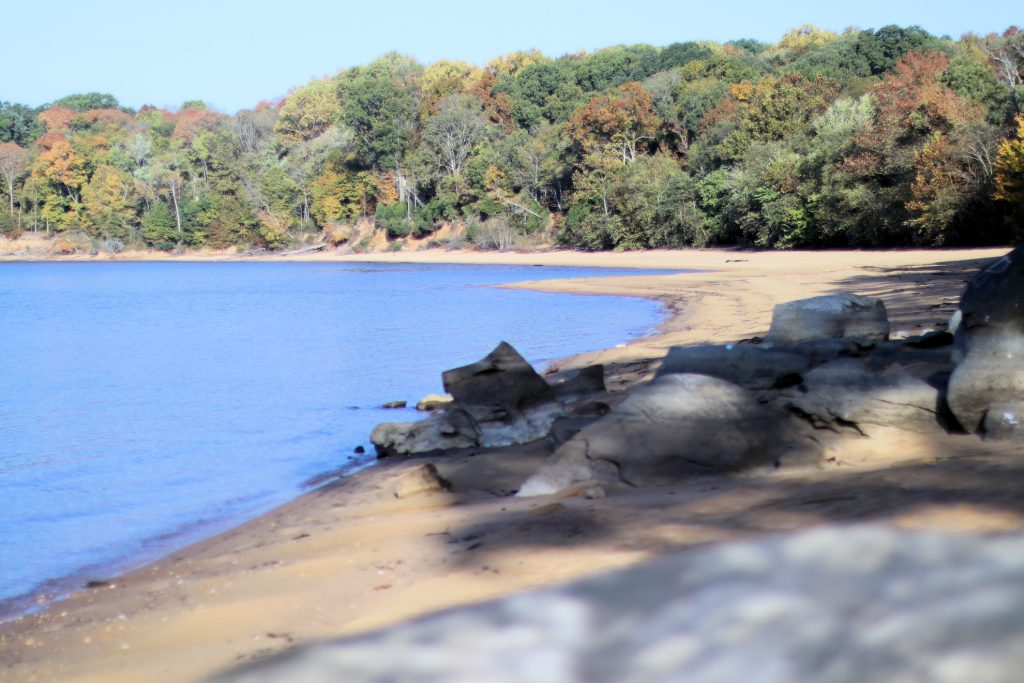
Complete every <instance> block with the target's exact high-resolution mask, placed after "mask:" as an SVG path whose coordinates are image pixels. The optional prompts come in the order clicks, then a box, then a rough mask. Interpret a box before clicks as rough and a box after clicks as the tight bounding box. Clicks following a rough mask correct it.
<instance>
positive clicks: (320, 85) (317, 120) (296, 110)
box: [274, 78, 341, 144]
mask: <svg viewBox="0 0 1024 683" xmlns="http://www.w3.org/2000/svg"><path fill="white" fill-rule="evenodd" d="M340 109H341V107H340V103H339V102H338V93H337V83H336V82H335V81H334V80H333V79H330V78H324V79H320V80H316V81H312V82H311V83H308V84H306V85H304V86H302V87H301V88H296V89H294V90H292V92H291V93H289V95H288V98H287V99H286V100H285V101H284V105H283V106H282V107H281V112H280V115H279V118H278V120H277V123H276V124H275V125H274V132H275V133H277V134H278V135H279V136H280V137H281V139H282V140H284V141H285V142H286V143H288V144H294V143H297V142H305V141H307V140H312V139H313V138H316V137H319V136H321V135H323V134H324V133H325V132H326V131H327V129H328V128H330V127H331V126H332V125H334V122H335V119H337V117H338V113H339V111H340Z"/></svg>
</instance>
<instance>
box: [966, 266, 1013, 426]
mask: <svg viewBox="0 0 1024 683" xmlns="http://www.w3.org/2000/svg"><path fill="white" fill-rule="evenodd" d="M960 311H961V314H962V317H961V322H960V326H959V328H958V329H957V333H956V343H957V351H958V355H959V357H960V360H959V362H958V363H957V367H956V370H954V371H953V376H952V377H951V378H950V380H949V406H950V408H951V409H952V410H953V413H954V414H955V415H956V416H957V419H959V420H960V424H962V425H963V427H964V429H966V430H967V431H969V432H974V433H977V432H980V431H982V428H983V425H982V421H983V420H984V419H985V415H986V413H987V412H988V410H989V407H990V406H991V405H993V404H995V403H1005V402H1014V401H1020V400H1024V246H1021V247H1017V248H1016V249H1014V250H1013V251H1011V252H1010V253H1009V254H1007V255H1006V256H1004V257H1003V258H1001V259H999V260H998V261H996V262H995V263H993V264H992V265H990V266H989V267H987V268H985V269H984V270H982V271H981V272H980V273H978V274H977V275H975V276H974V277H973V278H971V280H970V282H969V283H968V284H967V288H966V289H965V290H964V294H963V297H962V298H961V300H960Z"/></svg>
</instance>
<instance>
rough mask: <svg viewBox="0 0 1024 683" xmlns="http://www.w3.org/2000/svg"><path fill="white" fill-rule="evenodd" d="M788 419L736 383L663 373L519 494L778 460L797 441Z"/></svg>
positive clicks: (640, 481) (572, 443)
mask: <svg viewBox="0 0 1024 683" xmlns="http://www.w3.org/2000/svg"><path fill="white" fill-rule="evenodd" d="M788 424H789V422H788V419H787V416H786V415H785V414H784V413H782V412H781V411H776V410H775V409H772V408H770V407H768V406H764V405H761V404H759V403H758V402H757V401H756V400H755V399H754V398H753V396H752V395H751V394H749V393H748V392H746V391H744V390H743V389H742V388H741V387H739V386H737V385H735V384H732V383H731V382H726V381H724V380H721V379H717V378H714V377H707V376H704V375H686V374H679V375H664V376H662V377H659V378H657V379H655V380H654V381H652V382H651V383H650V384H647V385H645V386H642V387H640V388H638V389H636V390H634V391H633V393H632V394H630V396H629V397H628V398H626V399H625V400H624V401H623V402H622V403H621V404H619V405H618V406H616V407H614V408H612V410H611V412H610V413H608V415H606V416H605V417H604V418H602V419H601V420H599V421H598V422H595V423H594V424H592V425H590V426H588V427H585V428H583V429H582V430H581V431H580V432H579V433H578V434H576V436H574V437H573V438H572V439H570V440H569V441H568V442H567V443H565V444H564V445H563V446H561V447H560V448H559V449H558V450H557V451H555V452H554V453H553V454H552V455H551V457H550V458H548V460H547V461H546V462H545V463H544V464H543V465H542V466H541V467H540V469H538V471H537V472H536V473H534V474H533V475H532V476H531V477H530V478H529V479H527V480H526V482H525V483H524V484H523V486H522V487H521V489H520V491H519V493H518V495H520V496H538V495H548V494H552V493H555V492H557V491H559V490H561V489H564V488H566V487H568V486H571V485H573V484H575V483H577V482H581V481H586V480H588V479H595V480H599V481H602V480H604V481H607V480H611V481H617V480H620V479H621V480H622V481H625V482H626V483H628V484H632V485H637V486H639V485H647V484H659V483H665V482H670V481H675V480H677V479H678V478H679V477H682V476H687V475H692V474H695V473H710V472H724V471H734V470H739V469H743V468H746V467H751V466H755V465H763V464H772V463H774V462H776V460H777V458H778V457H779V456H780V454H781V453H783V452H785V451H786V450H790V449H791V448H794V447H795V446H796V444H794V443H791V442H790V441H789V438H788V437H790V436H791V435H789V434H787V433H786V428H787V426H788ZM815 455H816V454H815Z"/></svg>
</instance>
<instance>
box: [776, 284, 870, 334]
mask: <svg viewBox="0 0 1024 683" xmlns="http://www.w3.org/2000/svg"><path fill="white" fill-rule="evenodd" d="M833 337H860V338H863V339H870V340H878V341H881V340H885V339H888V338H889V318H888V316H887V315H886V312H885V304H884V303H882V300H881V299H874V298H871V297H866V296H858V295H857V294H850V293H842V294H830V295H827V296H816V297H813V298H810V299H801V300H799V301H790V302H787V303H784V304H778V305H777V306H776V307H775V311H774V313H773V314H772V325H771V329H770V330H769V331H768V338H767V341H768V343H770V344H772V345H775V346H780V345H787V344H796V343H798V342H802V341H808V340H811V339H827V338H833Z"/></svg>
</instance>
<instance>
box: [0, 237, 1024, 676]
mask: <svg viewBox="0 0 1024 683" xmlns="http://www.w3.org/2000/svg"><path fill="white" fill-rule="evenodd" d="M1007 250H1008V249H1006V248H998V249H973V250H930V251H924V250H921V251H914V250H907V251H884V252H857V251H842V252H748V251H739V250H702V251H696V250H693V251H690V250H683V251H651V252H613V253H607V252H606V253H579V252H538V253H482V252H446V251H440V250H424V251H417V252H408V253H393V254H391V253H389V254H353V255H341V254H337V253H329V252H317V253H311V254H301V255H293V256H283V257H261V258H263V259H265V260H296V261H299V260H301V261H415V262H422V263H507V264H520V265H537V266H555V265H558V266H565V265H571V266H593V267H620V268H621V267H626V268H650V269H668V270H673V269H680V270H681V269H693V270H696V271H699V272H688V273H673V274H664V275H642V276H640V275H638V276H626V277H605V278H602V277H594V278H587V279H579V280H563V281H545V282H543V283H530V282H524V283H519V284H517V285H513V286H515V287H525V288H538V289H545V290H550V291H559V292H568V293H573V294H580V295H597V294H602V295H607V294H614V295H625V296H641V297H648V298H655V299H658V300H660V301H662V302H663V303H664V304H665V306H666V307H667V310H668V312H669V315H668V317H667V319H666V321H665V323H664V324H663V325H662V327H661V329H660V330H659V331H658V333H656V334H654V335H651V336H649V337H647V338H644V339H639V340H636V341H635V342H632V343H630V344H626V345H623V346H619V347H616V348H613V349H608V350H605V351H601V352H597V353H592V354H586V355H583V356H578V357H574V358H571V359H565V360H564V361H562V362H560V363H557V364H556V366H555V367H554V368H553V370H556V371H557V370H559V369H565V368H569V367H576V366H581V365H587V364H593V363H605V364H606V365H607V380H608V385H609V388H611V389H613V390H621V389H624V388H628V387H629V386H630V385H633V384H635V383H637V382H639V381H642V380H643V379H645V378H646V377H648V376H649V375H650V373H651V371H652V370H653V369H654V368H656V365H657V362H658V359H659V358H660V357H661V356H662V355H663V354H664V352H665V350H666V349H667V348H669V347H671V346H673V345H679V344H694V343H700V342H716V343H724V342H730V341H737V340H741V339H748V338H751V337H754V336H761V335H763V334H764V333H765V332H766V331H767V329H768V325H769V321H770V317H771V311H772V308H773V306H774V305H775V304H777V303H780V302H783V301H788V300H792V299H799V298H805V297H810V296H815V295H819V294H826V293H831V292H835V291H840V290H844V291H853V292H857V293H859V294H864V295H870V296H878V297H881V298H882V299H883V300H884V301H885V303H886V306H887V308H888V311H889V316H890V319H891V321H892V327H893V330H894V332H906V333H908V334H913V333H919V332H921V331H923V330H927V329H933V328H936V327H941V326H942V325H944V324H945V323H946V321H947V320H948V319H949V316H950V314H951V313H952V312H953V310H954V309H955V308H956V305H957V301H958V298H959V294H960V292H961V290H962V288H963V286H964V283H965V282H966V280H967V279H968V278H969V277H970V276H971V275H972V274H973V273H974V272H976V271H977V270H978V269H979V268H980V267H982V266H983V265H985V264H986V263H988V262H989V261H990V260H991V259H993V258H995V257H998V256H1001V255H1002V254H1004V253H1005V252H1006V251H1007ZM3 251H4V249H3V248H2V245H0V252H3ZM0 258H3V259H5V260H15V257H13V256H11V254H7V255H5V256H2V257H0ZM210 258H216V257H215V256H213V255H211V256H210ZM220 258H223V255H221V257H220ZM239 258H240V257H239ZM75 260H80V259H75ZM199 260H202V259H201V258H200V259H199ZM240 260H241V259H240ZM495 335H496V336H495V340H494V341H495V343H497V342H498V341H499V340H500V339H499V337H500V332H499V331H496V332H495ZM424 362H430V361H429V359H424ZM445 369H446V368H441V367H438V368H436V370H437V372H438V373H440V372H441V371H442V370H445ZM549 453H550V447H549V446H547V445H546V444H545V443H540V442H535V443H533V444H527V445H525V446H520V447H513V448H508V449H500V450H486V449H475V450H471V451H460V452H457V453H452V454H448V455H444V456H434V457H430V458H426V459H424V458H409V459H404V460H398V459H387V460H383V461H381V462H380V463H379V464H378V465H377V466H374V467H372V468H369V469H367V470H364V471H363V472H360V473H358V474H355V475H353V476H350V477H346V478H343V479H336V480H334V481H332V482H330V483H328V484H327V485H325V486H323V487H321V488H319V489H316V490H314V491H312V492H310V493H307V494H306V495H304V496H302V497H300V498H298V499H296V500H294V501H292V502H290V503H288V504H287V505H284V506H283V507H280V508H278V509H276V510H274V511H272V512H270V513H268V514H266V515H263V516H261V517H259V518H257V519H255V520H252V521H250V522H248V523H246V524H244V525H242V526H240V527H237V528H235V529H232V530H230V531H228V532H225V533H223V534H221V535H219V536H216V537H214V538H211V539H208V540H206V541H203V542H201V543H199V544H196V545H194V546H191V547H189V548H186V549H184V550H182V551H180V552H176V553H173V554H171V555H169V556H168V557H165V558H163V559H161V560H159V561H157V562H155V563H153V564H151V565H149V566H146V567H143V568H142V569H139V570H137V571H134V572H131V573H128V574H126V575H124V576H120V577H97V578H103V579H104V580H106V579H109V581H105V582H100V585H96V586H94V587H91V588H83V589H82V590H81V591H79V592H77V593H75V594H74V595H72V596H70V597H69V598H67V599H65V600H62V601H59V602H56V603H54V604H52V605H49V606H47V607H46V608H45V609H43V610H42V611H40V612H38V613H36V614H33V615H30V616H26V617H22V618H19V619H17V620H14V621H11V622H8V623H5V624H2V625H0V681H12V682H14V681H18V682H23V681H24V682H28V681H62V682H65V681H69V682H76V683H86V682H96V683H99V682H100V681H102V682H104V683H119V682H126V683H127V682H137V681H138V682H141V681H193V680H199V679H202V678H203V677H205V676H208V675H210V674H212V673H214V672H217V671H220V670H222V669H224V668H226V667H230V666H232V665H234V664H238V663H241V662H245V661H250V660H252V659H254V658H259V657H263V656H265V655H267V654H271V653H276V652H279V651H282V650H284V649H286V648H288V647H291V646H293V645H295V644H299V643H307V642H313V641H317V640H322V639H327V638H336V637H339V636H345V635H351V634H356V633H361V632H365V631H368V630H371V629H375V628H378V627H382V626H386V625H389V624H394V623H396V622H399V621H402V620H405V619H409V618H412V617H416V616H418V615H423V614H426V613H430V612H432V611H435V610H439V609H444V608H447V607H451V606H455V605H461V604H467V603H472V602H476V601H480V600H486V599H490V598H495V597H500V596H505V595H508V594H511V593H514V592H517V591H522V590H525V589H529V588H533V587H538V586H547V585H552V584H556V583H560V582H563V581H566V580H569V579H572V578H576V577H580V576H584V575H589V574H593V573H597V572H601V571H605V570H609V569H613V568H618V567H623V566H627V565H630V564H633V563H636V562H639V561H642V560H644V559H646V558H649V557H652V556H654V555H657V554H661V553H665V552H668V551H675V550H680V549H683V548H686V547H690V546H697V545H703V544H708V543H715V542H720V541H725V540H732V539H738V538H748V537H751V536H755V535H758V534H765V533H772V532H780V531H790V530H795V529H802V528H808V527H811V526H815V525H819V524H823V523H835V522H839V523H856V522H862V521H874V522H885V523H891V524H895V525H899V526H903V527H909V528H929V529H942V530H950V531H957V532H990V531H1004V530H1010V529H1021V528H1024V501H1022V499H1021V498H1020V494H1019V486H1018V485H1017V482H1018V481H1019V478H1018V477H1020V476H1021V475H1024V463H1021V462H1020V461H1019V454H1017V453H1015V452H1014V449H1012V448H1011V447H1007V446H1000V445H994V444H991V443H985V442H982V441H980V440H977V439H975V438H973V437H969V436H956V435H949V436H945V437H941V438H939V437H924V436H917V437H907V436H902V437H900V438H898V439H897V438H895V437H894V438H893V439H891V440H886V439H877V438H876V439H874V440H872V441H871V442H870V443H865V444H864V446H863V448H856V447H854V448H850V449H849V450H848V451H847V452H846V453H844V454H843V457H841V458H838V459H837V460H836V461H835V462H832V463H828V464H827V466H825V467H823V468H822V469H819V470H814V471H800V472H780V473H777V474H774V475H745V476H735V477H729V478H723V477H715V478H702V479H695V480H693V481H689V482H681V483H679V484H678V485H674V486H667V487H651V488H642V489H627V488H621V489H619V488H616V489H611V490H608V491H607V496H606V497H603V498H596V499H591V498H587V497H585V496H583V495H579V493H580V492H572V491H570V492H569V493H566V494H563V495H559V496H551V497H542V498H534V499H517V498H512V497H510V495H509V494H510V493H511V492H513V491H515V490H516V489H518V487H519V485H520V484H521V483H522V481H523V480H524V479H525V478H526V476H528V475H529V474H530V473H531V472H532V471H533V470H534V469H535V468H536V467H537V466H538V465H539V464H540V462H542V460H543V459H544V458H545V457H546V456H547V455H548V454H549ZM423 462H431V463H433V464H434V465H436V467H437V468H438V470H439V471H440V473H441V474H442V476H444V477H445V478H447V479H448V480H449V481H451V483H452V487H453V490H452V491H451V492H448V493H429V494H423V495H419V496H415V497H411V498H403V499H399V498H396V497H395V496H394V493H393V489H394V480H395V478H396V477H398V476H399V475H401V473H402V472H404V471H406V470H408V469H409V468H411V467H415V466H417V465H419V464H421V463H423Z"/></svg>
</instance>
